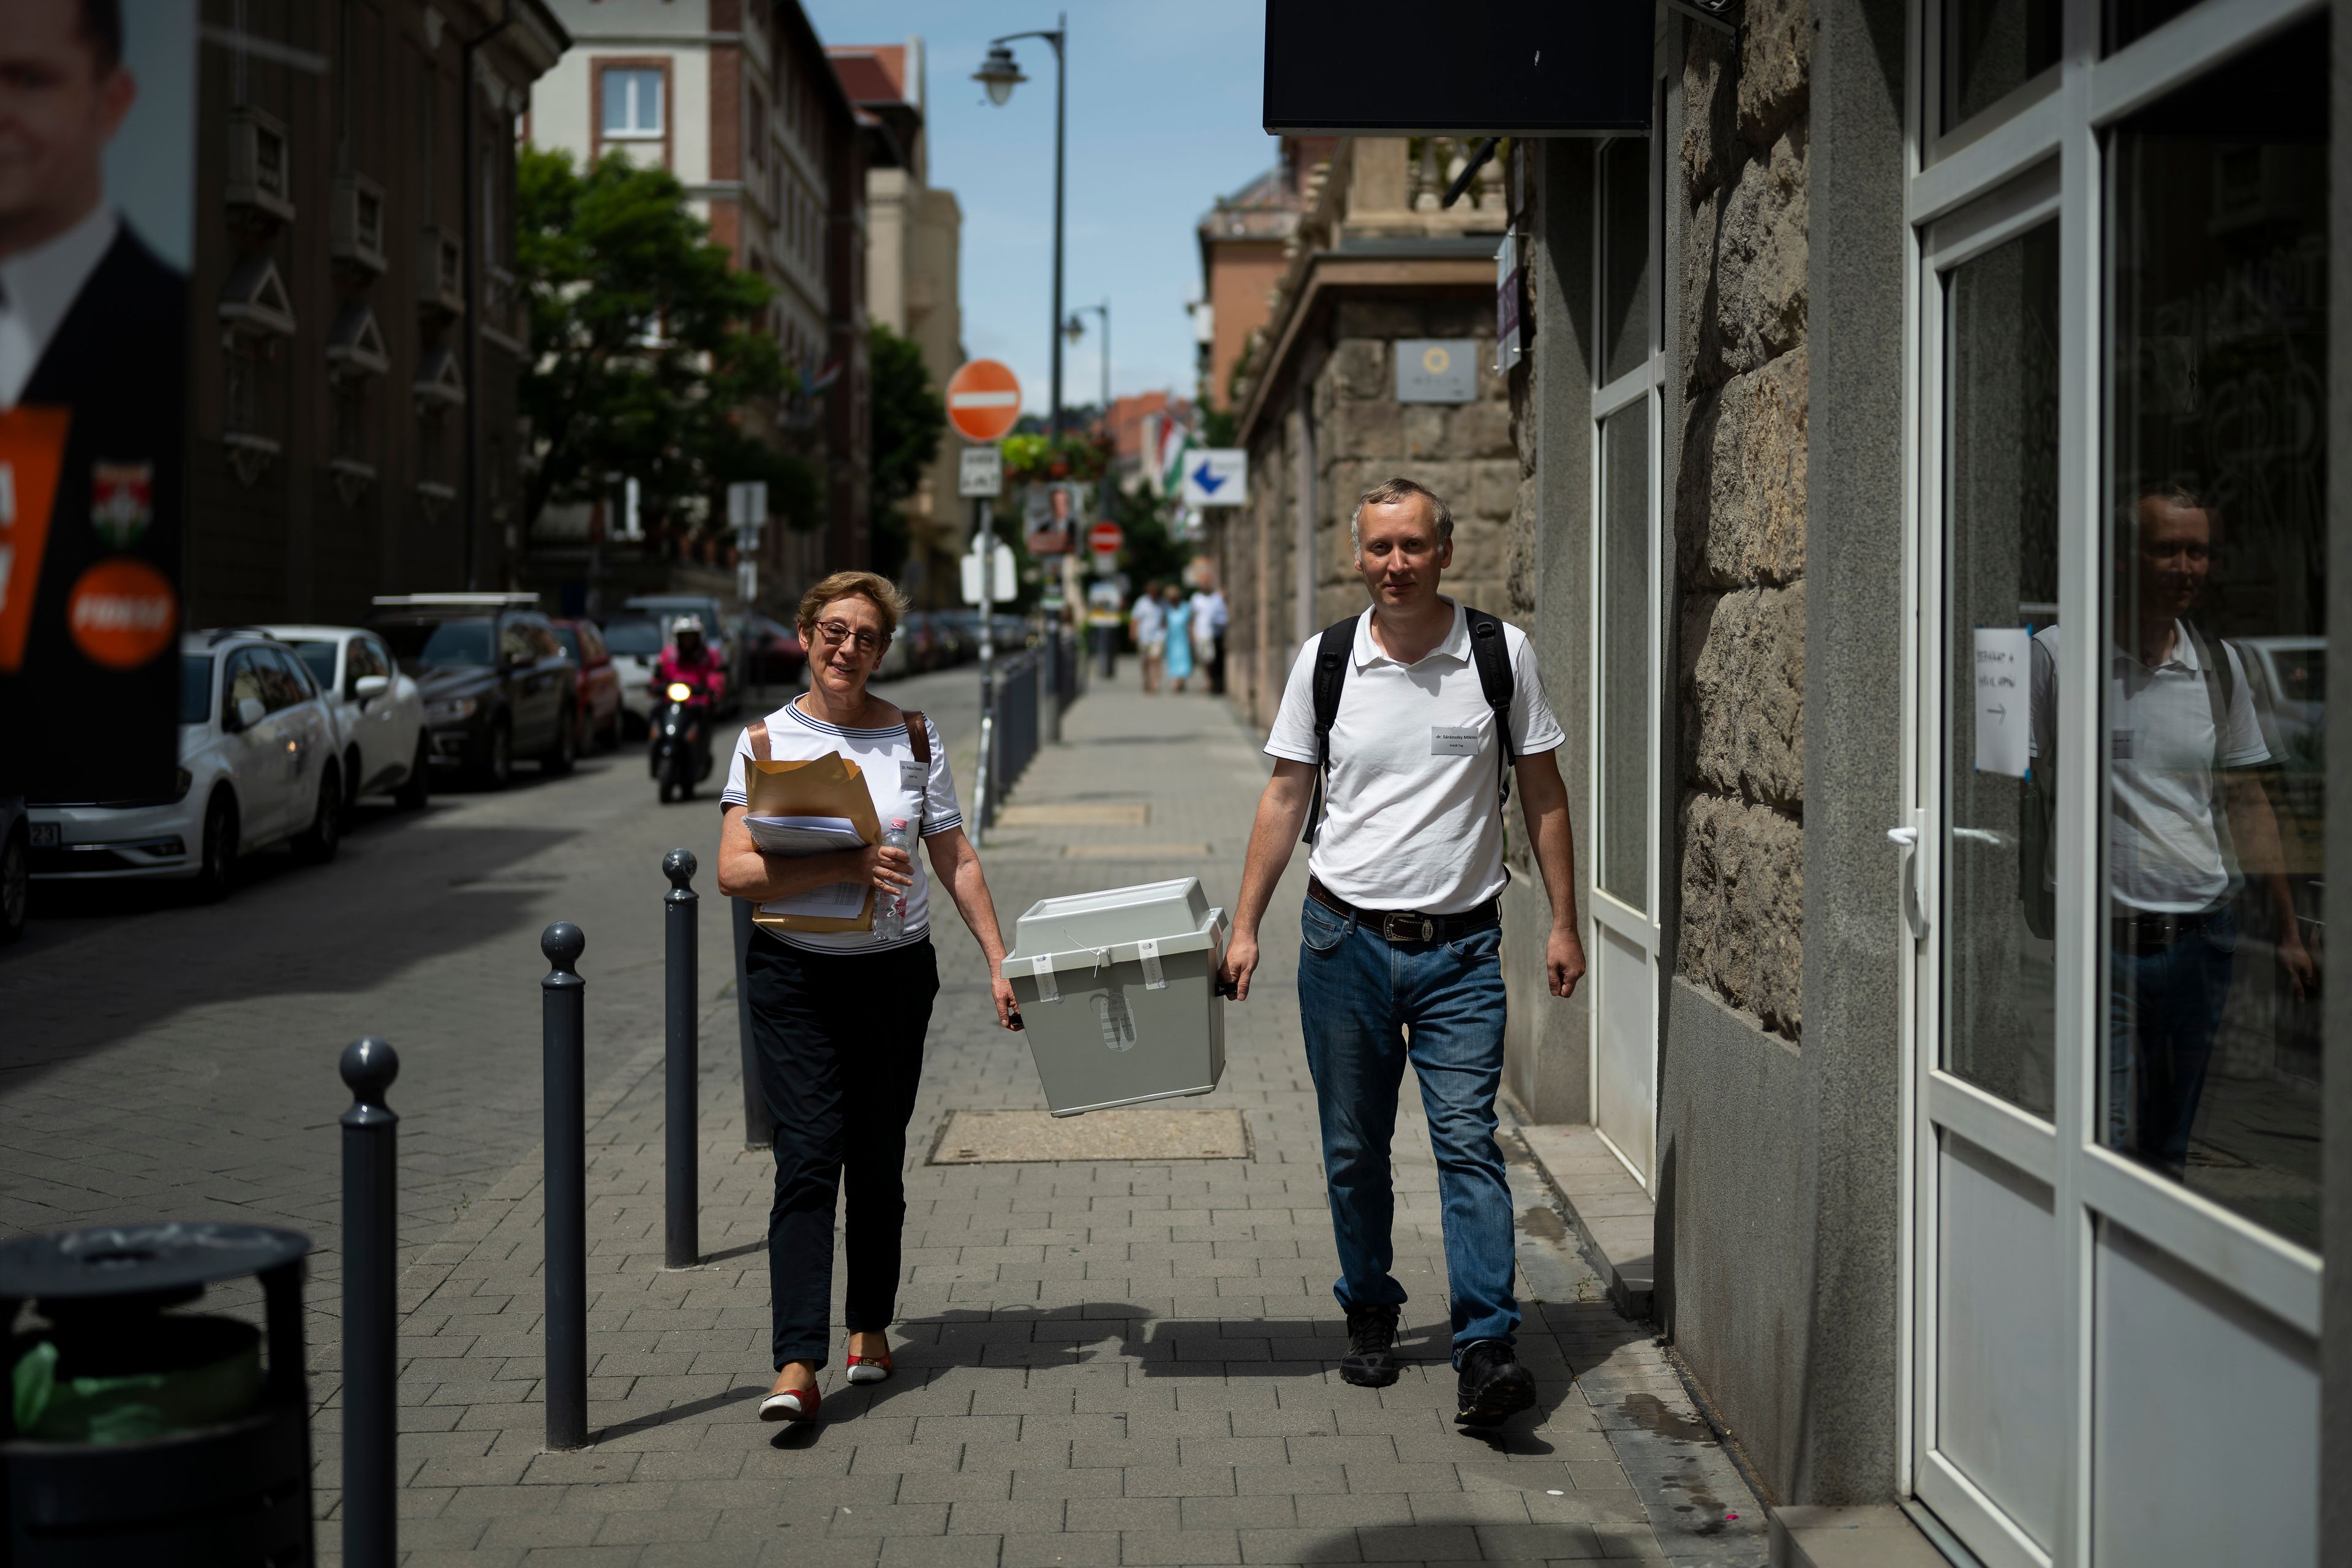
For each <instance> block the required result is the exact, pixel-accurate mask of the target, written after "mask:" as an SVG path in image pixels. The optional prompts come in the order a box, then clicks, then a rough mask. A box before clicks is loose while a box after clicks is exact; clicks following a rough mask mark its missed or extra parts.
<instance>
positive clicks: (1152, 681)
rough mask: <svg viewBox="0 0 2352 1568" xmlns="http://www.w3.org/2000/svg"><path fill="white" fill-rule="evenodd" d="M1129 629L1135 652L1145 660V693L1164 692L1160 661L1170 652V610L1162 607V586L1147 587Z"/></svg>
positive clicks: (1144, 587) (1137, 603) (1128, 619)
mask: <svg viewBox="0 0 2352 1568" xmlns="http://www.w3.org/2000/svg"><path fill="white" fill-rule="evenodd" d="M1127 624H1128V627H1129V630H1130V631H1132V632H1133V633H1134V634H1135V651H1136V652H1137V653H1139V654H1140V655H1141V656H1142V657H1143V689H1144V690H1145V691H1147V692H1152V691H1157V690H1159V689H1160V660H1161V659H1162V658H1165V657H1166V655H1167V652H1168V607H1167V605H1163V604H1161V603H1160V584H1157V583H1146V584H1144V585H1143V592H1142V593H1141V594H1140V595H1138V596H1137V598H1136V601H1135V608H1134V609H1133V610H1131V611H1129V613H1128V617H1127Z"/></svg>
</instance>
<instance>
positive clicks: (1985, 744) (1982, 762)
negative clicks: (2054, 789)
mask: <svg viewBox="0 0 2352 1568" xmlns="http://www.w3.org/2000/svg"><path fill="white" fill-rule="evenodd" d="M1976 634H1977V636H1976V656H1977V670H1976V676H1977V700H1976V710H1977V713H1976V718H1977V772H1979V773H2006V774H2008V775H2009V776H2010V777H2011V778H2013V779H2021V778H2023V777H2025V776H2026V773H2025V770H2026V768H2027V767H2028V766H2029V765H2030V762H2031V759H2030V757H2029V755H2028V750H2027V742H2029V741H2030V740H2031V739H2032V711H2031V708H2032V685H2031V679H2030V677H2029V671H2030V669H2031V668H2032V652H2031V648H2032V639H2031V637H2030V636H2029V634H2028V633H2027V632H2026V629H2025V628H2024V627H2023V626H1979V627H1977V628H1976Z"/></svg>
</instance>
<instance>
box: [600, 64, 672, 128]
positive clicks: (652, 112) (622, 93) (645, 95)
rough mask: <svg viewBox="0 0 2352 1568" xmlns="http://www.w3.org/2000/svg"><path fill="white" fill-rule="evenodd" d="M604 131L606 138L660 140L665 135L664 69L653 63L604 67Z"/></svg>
mask: <svg viewBox="0 0 2352 1568" xmlns="http://www.w3.org/2000/svg"><path fill="white" fill-rule="evenodd" d="M661 136H662V73H661V71H660V69H659V68H657V67H653V66H607V67H605V68H604V140H605V141H607V142H658V141H660V140H661Z"/></svg>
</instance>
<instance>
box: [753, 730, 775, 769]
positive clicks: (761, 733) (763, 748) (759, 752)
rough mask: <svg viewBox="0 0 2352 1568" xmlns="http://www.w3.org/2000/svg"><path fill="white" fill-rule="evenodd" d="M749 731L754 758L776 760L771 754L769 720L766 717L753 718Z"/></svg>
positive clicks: (764, 760) (765, 761)
mask: <svg viewBox="0 0 2352 1568" xmlns="http://www.w3.org/2000/svg"><path fill="white" fill-rule="evenodd" d="M748 733H749V734H750V735H751V756H752V759H753V760H754V761H756V762H762V763H772V762H774V761H775V760H776V759H775V758H774V757H773V756H772V755H771V754H770V752H769V748H768V721H766V720H765V719H754V720H752V721H751V728H750V730H749V731H748Z"/></svg>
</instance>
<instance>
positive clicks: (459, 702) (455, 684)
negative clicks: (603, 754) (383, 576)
mask: <svg viewBox="0 0 2352 1568" xmlns="http://www.w3.org/2000/svg"><path fill="white" fill-rule="evenodd" d="M536 603H537V600H536V599H535V598H534V597H533V596H532V595H529V594H511V595H509V594H399V595H388V596H384V597H380V598H378V599H377V600H376V601H375V613H374V614H373V616H370V617H369V620H368V624H369V626H371V627H373V629H374V631H375V632H376V633H377V635H378V636H380V637H383V640H384V642H385V644H386V645H387V646H388V647H390V648H391V649H392V656H393V658H394V659H396V660H397V661H398V662H399V664H400V668H402V669H403V670H404V671H406V672H407V673H408V674H410V675H412V676H414V677H415V679H416V685H417V689H418V691H419V693H420V694H421V695H422V696H423V697H424V699H425V725H426V726H427V728H429V729H430V730H431V731H432V734H433V763H434V765H435V766H436V767H441V768H449V769H453V770H456V769H462V770H464V771H466V772H467V773H471V774H472V775H473V776H474V777H475V778H476V779H478V780H479V781H480V782H481V783H482V784H484V785H485V786H487V787H488V788H490V789H504V788H505V787H506V785H507V783H508V781H509V779H511V778H512V777H513V774H514V760H515V758H516V757H518V756H525V757H536V758H537V759H538V760H539V764H540V768H541V771H542V772H545V773H569V772H570V771H571V769H572V760H573V758H575V757H577V756H578V755H579V750H580V748H579V740H580V731H579V711H580V707H579V703H580V696H579V686H580V681H579V669H580V667H579V666H578V665H576V664H574V663H573V662H572V656H571V655H570V654H568V653H566V652H564V651H563V645H562V643H561V642H559V641H557V640H556V637H555V627H554V626H552V625H551V623H550V622H549V620H548V618H547V617H546V616H543V615H541V614H540V613H539V611H538V610H537V609H535V608H533V607H531V606H533V605H535V604H536Z"/></svg>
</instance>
